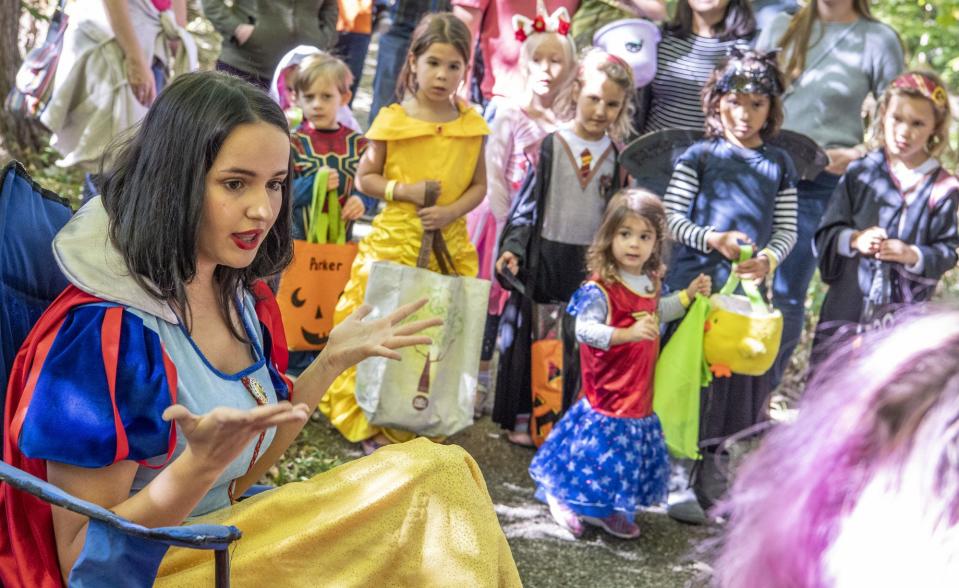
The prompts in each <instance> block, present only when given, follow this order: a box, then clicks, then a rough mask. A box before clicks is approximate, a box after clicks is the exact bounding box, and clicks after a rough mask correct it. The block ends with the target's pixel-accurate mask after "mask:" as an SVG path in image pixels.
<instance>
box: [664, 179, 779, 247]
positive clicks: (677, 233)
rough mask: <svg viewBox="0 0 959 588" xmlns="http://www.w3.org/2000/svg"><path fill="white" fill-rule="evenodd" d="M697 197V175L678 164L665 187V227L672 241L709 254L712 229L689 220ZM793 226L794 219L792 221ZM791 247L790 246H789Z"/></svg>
mask: <svg viewBox="0 0 959 588" xmlns="http://www.w3.org/2000/svg"><path fill="white" fill-rule="evenodd" d="M697 196H699V174H698V173H697V172H696V170H695V169H693V168H692V167H690V166H689V165H688V164H686V163H683V162H679V163H677V164H676V169H675V170H673V177H672V178H671V179H670V180H669V186H667V187H666V194H665V195H664V196H663V204H664V205H665V206H666V225H667V226H668V227H669V233H670V234H671V235H672V237H673V239H675V240H676V241H678V242H679V243H682V244H683V245H686V246H687V247H692V248H693V249H698V250H700V251H704V252H707V253H708V252H709V251H710V250H711V249H710V247H709V245H707V244H706V237H708V236H709V233H711V232H712V231H713V227H701V226H699V225H697V224H696V223H694V222H693V221H691V220H689V211H690V209H692V206H693V199H694V198H696V197H697ZM793 224H794V225H795V218H794V219H793ZM790 246H791V245H790Z"/></svg>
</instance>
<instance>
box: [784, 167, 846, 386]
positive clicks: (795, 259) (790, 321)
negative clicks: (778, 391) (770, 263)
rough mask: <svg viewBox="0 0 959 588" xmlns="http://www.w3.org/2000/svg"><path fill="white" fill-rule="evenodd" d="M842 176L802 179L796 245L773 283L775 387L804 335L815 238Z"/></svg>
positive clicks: (813, 261) (813, 270) (814, 267)
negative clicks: (777, 329) (777, 320)
mask: <svg viewBox="0 0 959 588" xmlns="http://www.w3.org/2000/svg"><path fill="white" fill-rule="evenodd" d="M838 183H839V176H837V175H835V174H831V173H827V172H822V173H821V174H819V175H818V176H816V178H815V179H813V180H811V181H807V180H802V181H800V182H799V185H798V186H797V188H798V192H799V211H798V219H797V220H798V229H799V231H798V235H797V239H796V246H795V247H793V250H792V252H790V254H789V255H788V256H786V260H785V261H783V263H782V264H781V265H780V266H779V268H778V269H777V270H776V276H775V278H774V280H773V306H775V307H776V308H778V309H779V310H780V311H781V312H782V314H783V335H782V344H781V345H780V347H779V357H777V358H776V363H775V364H773V368H772V387H773V388H775V387H776V386H778V385H779V382H780V380H782V376H783V373H784V372H785V371H786V366H788V365H789V358H790V357H792V354H793V351H794V350H795V349H796V345H798V344H799V339H800V337H801V336H802V331H803V325H804V322H805V309H806V291H807V290H808V289H809V282H810V281H812V276H813V274H814V273H815V272H816V254H815V252H814V251H813V236H814V235H815V233H816V228H817V227H818V226H819V221H820V220H822V215H823V212H824V211H825V210H826V205H827V204H828V203H829V198H830V197H831V196H832V193H833V191H834V190H835V189H836V185H837V184H838Z"/></svg>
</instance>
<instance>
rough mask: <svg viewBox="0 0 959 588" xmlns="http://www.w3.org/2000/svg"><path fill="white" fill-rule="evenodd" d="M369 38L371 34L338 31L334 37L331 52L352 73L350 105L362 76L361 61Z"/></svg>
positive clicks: (364, 57) (367, 46)
mask: <svg viewBox="0 0 959 588" xmlns="http://www.w3.org/2000/svg"><path fill="white" fill-rule="evenodd" d="M370 38H371V35H369V34H367V33H340V34H339V36H338V37H337V39H336V47H335V48H334V49H333V52H334V53H335V54H336V55H337V56H339V57H340V58H341V59H342V60H343V61H344V62H346V65H347V67H349V68H350V73H352V74H353V84H352V85H351V86H350V92H351V93H352V94H353V97H352V98H350V106H352V105H353V98H356V91H357V90H358V89H359V87H360V80H361V79H362V78H363V63H364V62H365V61H366V54H367V52H368V51H369V49H370Z"/></svg>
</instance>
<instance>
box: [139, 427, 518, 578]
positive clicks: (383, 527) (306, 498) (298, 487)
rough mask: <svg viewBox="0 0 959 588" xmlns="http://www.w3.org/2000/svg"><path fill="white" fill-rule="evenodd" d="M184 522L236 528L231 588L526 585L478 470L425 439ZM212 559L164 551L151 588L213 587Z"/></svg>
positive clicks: (207, 554) (463, 456) (455, 451)
mask: <svg viewBox="0 0 959 588" xmlns="http://www.w3.org/2000/svg"><path fill="white" fill-rule="evenodd" d="M191 522H195V523H209V524H218V525H234V526H236V527H238V528H239V529H240V530H241V531H242V532H243V537H242V538H241V539H240V540H239V541H238V542H237V543H236V544H235V545H234V546H233V547H232V548H231V549H230V563H231V574H230V577H231V581H232V585H233V586H237V587H240V588H243V587H245V586H249V587H257V588H260V587H263V586H275V587H277V588H280V587H283V588H296V587H300V586H302V587H314V586H324V587H326V586H336V587H340V586H343V587H347V586H357V587H368V586H410V587H421V586H422V587H426V586H470V587H474V586H521V585H522V584H521V582H520V579H519V573H518V572H517V570H516V564H515V563H514V562H513V555H512V553H511V552H510V548H509V545H508V544H507V542H506V536H505V535H503V531H502V529H501V528H500V526H499V522H498V521H497V519H496V513H495V512H493V503H492V501H491V500H490V497H489V494H488V492H487V490H486V482H485V481H484V480H483V474H482V473H481V472H480V469H479V466H477V465H476V462H475V461H473V458H472V457H470V456H469V454H468V453H466V452H465V451H463V449H461V448H459V447H456V446H444V445H437V444H435V443H432V442H430V441H428V440H426V439H417V440H414V441H411V442H409V443H403V444H400V445H391V446H389V447H384V448H382V449H379V450H378V451H376V452H375V453H374V454H373V455H371V456H370V457H366V458H363V459H359V460H357V461H354V462H351V463H348V464H346V465H342V466H340V467H338V468H336V469H333V470H330V471H328V472H325V473H323V474H319V475H317V476H316V477H314V478H313V479H311V480H309V481H306V482H296V483H291V484H286V485H285V486H281V487H279V488H277V489H276V490H271V491H269V492H265V493H263V494H260V495H257V496H254V497H253V498H250V499H249V500H245V501H243V502H240V503H238V504H236V505H234V506H232V507H230V508H225V509H222V510H220V511H217V512H215V513H211V514H209V515H206V516H203V517H200V518H198V519H196V520H193V521H191ZM213 567H214V566H213V553H212V552H211V551H204V550H193V549H184V548H177V547H174V548H171V549H170V551H169V552H168V553H167V555H166V557H165V558H164V559H163V562H162V563H161V565H160V570H159V573H158V576H157V582H156V584H155V586H159V587H174V586H183V587H190V588H193V587H196V586H212V585H213Z"/></svg>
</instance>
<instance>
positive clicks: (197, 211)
mask: <svg viewBox="0 0 959 588" xmlns="http://www.w3.org/2000/svg"><path fill="white" fill-rule="evenodd" d="M255 122H265V123H268V124H271V125H274V126H276V127H277V128H278V129H280V130H281V131H282V132H283V133H284V134H286V133H288V132H289V129H288V127H287V122H286V117H285V116H284V115H283V111H282V110H280V107H279V106H278V105H277V104H276V103H275V102H274V101H273V100H271V99H270V97H269V96H267V95H266V94H265V93H263V92H262V91H261V90H259V89H258V88H256V87H254V86H252V85H251V84H249V83H247V82H245V81H243V80H241V79H239V78H236V77H233V76H230V75H227V74H223V73H216V72H200V73H191V74H185V75H183V76H180V77H178V78H177V79H176V80H174V81H173V83H171V84H170V85H169V87H167V88H166V89H164V90H163V92H161V93H160V95H159V96H158V97H157V99H156V102H154V104H153V106H152V107H151V108H150V110H149V112H147V114H146V117H145V118H144V119H143V121H142V122H141V123H140V125H139V127H138V128H137V129H136V130H135V131H134V132H133V133H132V134H131V135H129V136H127V137H126V138H125V139H123V140H121V141H118V142H116V143H114V144H113V145H111V147H110V149H108V150H107V152H106V153H105V154H104V157H103V160H102V162H101V167H102V170H103V171H102V173H103V178H104V179H103V184H102V200H103V206H104V208H105V209H106V211H107V214H108V216H109V218H110V227H109V231H110V239H111V240H112V241H113V244H114V245H115V246H116V248H117V249H118V250H119V251H120V254H121V255H122V256H123V259H124V260H125V261H126V264H127V267H128V268H129V270H130V272H131V274H132V276H133V278H134V279H135V280H136V281H137V283H138V284H139V285H140V286H141V287H142V288H143V289H144V290H146V291H147V292H148V293H149V294H150V295H152V296H155V297H156V298H158V299H159V300H163V301H167V302H169V303H170V304H171V305H172V306H173V307H174V309H175V310H176V312H177V313H178V314H179V316H180V318H181V320H183V321H184V325H185V326H187V327H188V328H190V326H191V324H192V317H191V314H190V307H189V302H188V301H187V297H186V290H185V288H184V285H185V284H187V283H188V282H189V281H190V280H192V279H193V278H194V276H195V275H196V251H197V241H198V238H199V232H200V219H201V217H202V213H203V199H204V195H205V193H206V174H207V172H208V171H209V170H210V167H211V166H212V165H213V161H214V160H215V159H216V156H217V154H218V153H219V151H220V148H221V147H222V146H223V143H224V141H226V138H227V137H228V136H229V135H230V133H231V132H232V131H233V129H235V128H236V127H237V126H238V125H242V124H247V123H255ZM290 164H291V167H290V171H289V174H288V175H287V178H286V180H284V181H283V188H282V193H283V201H282V204H281V206H280V213H279V215H278V216H277V219H276V222H275V223H274V225H273V228H272V230H270V232H269V233H267V235H266V237H265V238H264V240H263V243H262V244H261V245H260V249H259V251H257V253H256V257H255V258H254V259H253V263H251V264H250V265H249V266H247V267H245V268H241V269H235V268H230V267H225V266H222V265H221V266H217V268H216V270H215V271H214V274H213V279H214V283H215V287H216V291H217V299H218V302H219V308H220V312H221V313H222V314H223V316H224V317H225V318H227V319H228V320H227V324H229V325H231V329H233V331H234V335H236V336H237V337H238V338H239V339H241V340H246V337H245V336H244V335H243V333H242V332H237V329H236V328H235V327H234V326H233V321H232V320H229V317H230V306H231V305H232V304H233V299H234V297H235V296H236V294H237V292H238V290H239V289H240V288H241V287H245V288H250V286H251V285H252V284H253V282H254V281H255V280H258V279H260V278H264V277H267V276H272V275H275V274H277V273H279V272H281V271H282V270H283V268H284V267H286V266H287V264H289V262H290V259H291V258H292V251H293V249H292V237H291V235H290V229H291V219H292V216H291V207H290V182H291V178H292V177H293V173H292V159H291V161H290Z"/></svg>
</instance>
